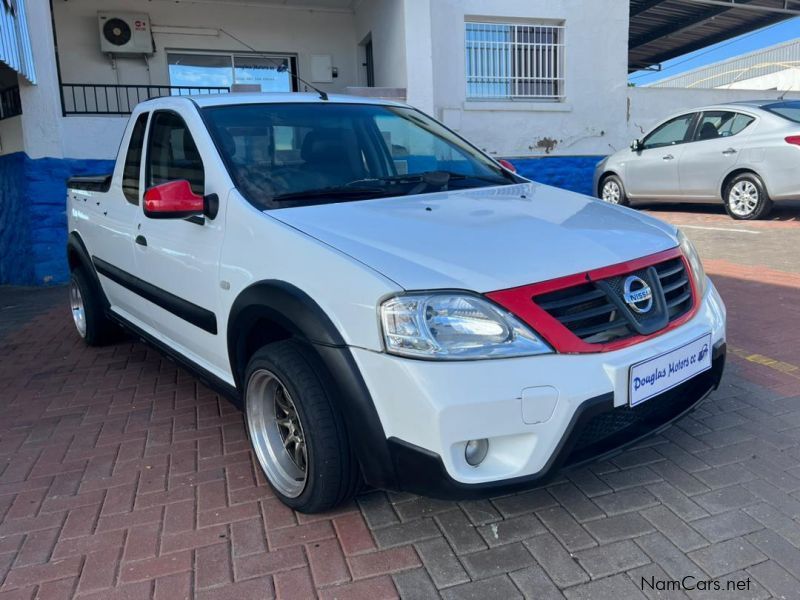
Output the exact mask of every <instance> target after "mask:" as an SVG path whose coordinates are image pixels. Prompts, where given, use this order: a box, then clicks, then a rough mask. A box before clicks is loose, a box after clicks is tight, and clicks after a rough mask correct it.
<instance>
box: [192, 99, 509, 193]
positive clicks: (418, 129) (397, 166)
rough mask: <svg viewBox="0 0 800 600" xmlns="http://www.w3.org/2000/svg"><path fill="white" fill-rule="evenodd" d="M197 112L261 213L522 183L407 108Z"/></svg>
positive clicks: (318, 106) (303, 106) (257, 107)
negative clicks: (300, 206)
mask: <svg viewBox="0 0 800 600" xmlns="http://www.w3.org/2000/svg"><path fill="white" fill-rule="evenodd" d="M203 111H204V114H205V116H206V118H207V122H208V124H209V129H210V131H211V135H212V136H213V137H214V139H215V141H216V143H217V147H218V148H219V151H220V153H221V154H222V157H223V159H224V161H225V163H226V165H227V167H228V170H229V171H230V173H231V176H232V178H233V180H234V183H235V184H236V186H237V187H238V188H239V190H240V191H241V192H242V194H244V196H245V197H246V198H247V199H248V200H249V201H250V202H251V203H252V204H254V205H255V206H257V207H258V208H261V209H270V208H285V207H289V206H298V205H302V206H305V205H308V204H329V203H335V202H351V201H354V200H364V199H369V198H380V197H385V196H403V195H412V194H421V193H426V192H435V191H442V190H458V189H466V188H474V187H483V186H497V185H508V184H511V183H517V182H519V181H522V180H521V179H520V178H518V177H516V176H515V175H512V174H511V173H510V172H508V171H506V170H505V169H503V168H501V167H500V166H499V165H497V164H496V163H495V162H494V161H493V160H491V159H489V158H487V157H486V156H484V155H483V154H481V153H480V152H479V151H478V150H476V149H475V148H473V147H472V146H470V145H469V144H467V143H466V142H464V141H463V140H462V139H460V138H459V137H458V136H456V135H455V134H453V133H452V132H450V131H448V130H447V129H446V128H444V127H442V126H441V125H439V124H438V123H437V122H436V121H434V120H433V119H430V118H429V117H427V116H425V115H424V114H422V113H420V112H419V111H417V110H414V109H412V108H405V107H395V106H382V105H373V104H341V103H333V102H331V103H292V104H277V103H270V104H239V105H229V106H215V107H208V108H205V109H203Z"/></svg>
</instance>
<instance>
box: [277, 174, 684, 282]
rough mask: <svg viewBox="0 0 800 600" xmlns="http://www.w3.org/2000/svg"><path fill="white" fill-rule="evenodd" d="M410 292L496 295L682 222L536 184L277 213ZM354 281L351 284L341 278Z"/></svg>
mask: <svg viewBox="0 0 800 600" xmlns="http://www.w3.org/2000/svg"><path fill="white" fill-rule="evenodd" d="M269 214H270V216H272V217H274V218H276V219H278V220H279V221H282V222H283V223H285V224H287V225H290V226H292V227H294V228H296V229H298V230H300V231H302V232H304V233H306V234H307V235H310V236H313V237H314V238H317V239H318V240H320V241H322V242H324V243H326V244H328V245H330V246H333V247H334V248H336V249H338V250H340V251H341V252H344V253H346V254H348V255H350V256H351V257H353V258H354V259H356V260H358V261H360V262H362V263H364V264H366V265H368V266H369V267H371V268H373V269H375V270H376V271H378V272H380V273H381V274H383V275H384V276H385V277H388V278H389V279H391V280H393V281H394V282H395V283H397V284H398V285H399V286H401V287H402V288H404V289H406V290H411V289H415V290H422V289H436V288H457V289H468V290H474V291H477V292H489V291H495V290H500V289H505V288H510V287H515V286H519V285H525V284H529V283H536V282H539V281H545V280H548V279H553V278H555V277H560V276H563V275H570V274H573V273H579V272H582V271H586V270H589V269H594V268H597V267H603V266H607V265H611V264H615V263H619V262H623V261H626V260H630V259H633V258H639V257H642V256H647V255H648V254H654V253H656V252H660V251H662V250H667V249H669V248H674V247H675V246H676V245H677V244H678V242H677V240H676V238H675V228H674V227H672V226H670V225H667V224H666V223H663V222H662V221H659V220H657V219H654V218H652V217H648V216H647V215H643V214H641V213H638V212H636V211H634V210H631V209H627V208H622V207H617V206H612V205H610V204H607V203H605V202H601V201H599V200H595V199H592V198H589V197H587V196H582V195H580V194H575V193H572V192H568V191H565V190H561V189H557V188H553V187H550V186H545V185H541V184H536V183H525V184H518V185H510V186H502V187H490V188H473V189H469V190H460V191H452V192H439V193H434V194H422V195H415V196H403V197H394V198H382V199H377V200H367V201H360V202H343V203H338V204H324V205H316V206H306V207H295V208H286V209H278V210H272V211H270V212H269ZM342 284H343V285H347V283H346V282H342Z"/></svg>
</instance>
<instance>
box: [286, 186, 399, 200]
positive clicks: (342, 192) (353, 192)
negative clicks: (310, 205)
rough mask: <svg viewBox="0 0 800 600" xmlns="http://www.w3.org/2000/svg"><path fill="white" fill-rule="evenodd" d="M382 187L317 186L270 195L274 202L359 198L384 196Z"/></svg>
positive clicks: (384, 192)
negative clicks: (314, 188) (312, 188)
mask: <svg viewBox="0 0 800 600" xmlns="http://www.w3.org/2000/svg"><path fill="white" fill-rule="evenodd" d="M386 195H387V192H386V190H385V189H384V188H367V187H352V186H349V185H342V186H333V187H326V188H319V189H316V190H303V191H301V192H287V193H285V194H277V195H275V196H273V197H272V200H273V201H275V202H283V201H290V200H317V199H319V198H330V199H331V200H333V199H336V200H360V199H364V198H379V197H381V196H386Z"/></svg>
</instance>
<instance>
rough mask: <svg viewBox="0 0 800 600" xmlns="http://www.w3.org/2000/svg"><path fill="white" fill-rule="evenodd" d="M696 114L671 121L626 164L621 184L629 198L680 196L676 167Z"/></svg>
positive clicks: (634, 151)
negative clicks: (623, 185)
mask: <svg viewBox="0 0 800 600" xmlns="http://www.w3.org/2000/svg"><path fill="white" fill-rule="evenodd" d="M695 115H696V113H689V114H685V115H681V116H680V117H675V118H674V119H670V120H669V121H667V122H666V123H662V124H661V125H659V126H658V127H656V128H655V129H654V130H653V131H651V132H650V133H649V134H647V136H646V137H645V138H644V139H643V140H642V142H641V144H640V147H639V149H638V150H631V155H630V157H629V158H628V160H627V161H625V175H624V179H623V183H624V184H625V189H626V191H627V193H628V196H630V197H631V198H648V199H659V198H664V199H669V198H675V197H678V196H680V193H681V189H680V182H679V177H678V163H679V161H680V159H681V156H682V154H683V151H684V149H685V143H686V142H687V141H689V136H690V135H691V131H692V123H693V122H694V119H695Z"/></svg>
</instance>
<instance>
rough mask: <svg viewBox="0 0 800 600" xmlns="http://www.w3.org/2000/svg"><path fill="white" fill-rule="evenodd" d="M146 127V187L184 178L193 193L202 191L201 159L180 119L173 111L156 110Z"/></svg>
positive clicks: (202, 172)
mask: <svg viewBox="0 0 800 600" xmlns="http://www.w3.org/2000/svg"><path fill="white" fill-rule="evenodd" d="M150 129H151V133H150V144H149V148H148V168H147V173H148V176H147V185H148V187H151V186H154V185H160V184H162V183H167V182H168V181H177V180H179V179H185V180H187V181H188V182H189V184H190V185H191V186H192V191H194V193H195V194H200V195H203V194H205V173H204V171H203V161H202V160H201V158H200V153H199V152H198V151H197V145H196V144H195V142H194V139H193V138H192V134H191V132H190V131H189V128H188V127H187V126H186V123H184V121H183V119H181V118H180V117H179V116H178V115H177V114H175V113H173V112H165V111H162V112H157V113H155V115H154V116H153V123H152V125H151V127H150Z"/></svg>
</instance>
